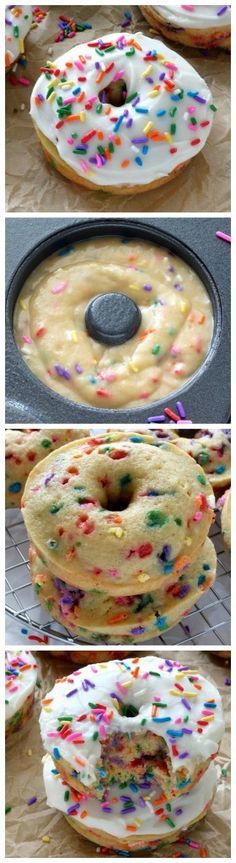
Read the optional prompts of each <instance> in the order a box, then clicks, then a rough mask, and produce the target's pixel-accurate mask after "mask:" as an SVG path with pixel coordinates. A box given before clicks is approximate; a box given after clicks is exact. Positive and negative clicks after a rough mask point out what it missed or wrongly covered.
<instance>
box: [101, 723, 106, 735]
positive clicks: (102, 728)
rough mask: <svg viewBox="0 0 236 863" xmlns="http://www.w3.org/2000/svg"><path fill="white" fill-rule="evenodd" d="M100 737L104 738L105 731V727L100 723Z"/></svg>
mask: <svg viewBox="0 0 236 863" xmlns="http://www.w3.org/2000/svg"><path fill="white" fill-rule="evenodd" d="M100 736H101V737H106V729H105V725H103V724H102V723H101V725H100Z"/></svg>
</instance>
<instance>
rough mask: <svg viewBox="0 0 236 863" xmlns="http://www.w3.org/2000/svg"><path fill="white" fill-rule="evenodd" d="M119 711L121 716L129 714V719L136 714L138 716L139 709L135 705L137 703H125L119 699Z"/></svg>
mask: <svg viewBox="0 0 236 863" xmlns="http://www.w3.org/2000/svg"><path fill="white" fill-rule="evenodd" d="M117 710H118V713H120V714H121V716H128V717H129V719H133V718H134V717H135V716H138V714H139V709H138V707H135V704H125V703H124V702H122V701H119V706H118V707H117Z"/></svg>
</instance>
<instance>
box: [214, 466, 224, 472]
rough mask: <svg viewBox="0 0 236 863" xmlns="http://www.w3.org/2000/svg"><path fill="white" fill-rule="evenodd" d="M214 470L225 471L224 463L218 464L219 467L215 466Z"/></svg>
mask: <svg viewBox="0 0 236 863" xmlns="http://www.w3.org/2000/svg"><path fill="white" fill-rule="evenodd" d="M215 472H216V473H224V472H225V465H224V464H219V467H216V468H215Z"/></svg>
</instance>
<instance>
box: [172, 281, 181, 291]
mask: <svg viewBox="0 0 236 863" xmlns="http://www.w3.org/2000/svg"><path fill="white" fill-rule="evenodd" d="M174 288H175V290H176V291H183V285H179V283H178V282H176V284H175V285H174Z"/></svg>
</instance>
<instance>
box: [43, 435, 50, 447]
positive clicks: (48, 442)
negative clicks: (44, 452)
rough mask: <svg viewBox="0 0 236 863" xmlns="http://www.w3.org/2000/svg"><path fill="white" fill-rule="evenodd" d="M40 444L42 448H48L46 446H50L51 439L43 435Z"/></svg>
mask: <svg viewBox="0 0 236 863" xmlns="http://www.w3.org/2000/svg"><path fill="white" fill-rule="evenodd" d="M42 446H43V447H44V449H48V447H49V446H52V441H51V440H49V438H48V437H45V438H44V439H43V440H42Z"/></svg>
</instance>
